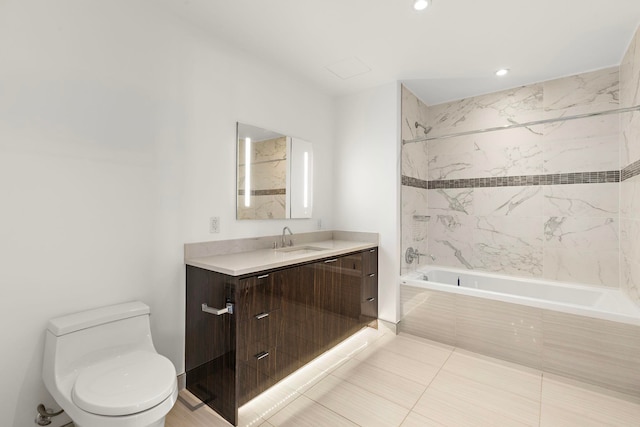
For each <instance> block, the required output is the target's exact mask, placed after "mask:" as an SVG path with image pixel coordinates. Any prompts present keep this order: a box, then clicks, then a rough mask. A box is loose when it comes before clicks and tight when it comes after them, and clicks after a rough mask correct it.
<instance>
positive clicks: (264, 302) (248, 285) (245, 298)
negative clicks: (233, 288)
mask: <svg viewBox="0 0 640 427" xmlns="http://www.w3.org/2000/svg"><path fill="white" fill-rule="evenodd" d="M281 299H282V282H281V280H278V273H272V274H263V275H259V276H255V277H249V278H247V279H242V280H241V281H240V289H239V290H238V294H237V300H236V315H237V316H238V318H239V319H243V320H244V319H251V318H254V317H255V316H258V315H260V314H263V313H269V312H271V311H273V310H276V309H278V308H280V301H281Z"/></svg>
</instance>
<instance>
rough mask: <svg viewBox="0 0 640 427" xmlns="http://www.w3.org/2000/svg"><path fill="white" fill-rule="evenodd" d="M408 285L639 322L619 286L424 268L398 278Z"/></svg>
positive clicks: (637, 310) (639, 316)
mask: <svg viewBox="0 0 640 427" xmlns="http://www.w3.org/2000/svg"><path fill="white" fill-rule="evenodd" d="M401 283H402V284H403V285H411V286H418V287H424V288H427V289H433V290H436V291H442V292H453V293H458V294H464V295H469V296H475V297H479V298H488V299H492V300H497V301H503V302H508V303H514V304H522V305H528V306H530V307H537V308H543V309H548V310H555V311H559V312H563V313H570V314H575V315H579V316H588V317H594V318H597V319H603V320H610V321H614V322H622V323H628V324H632V325H640V307H638V306H636V305H635V304H634V303H633V302H632V301H631V300H629V299H628V298H627V297H626V295H624V293H622V291H620V290H619V289H608V288H602V287H593V286H585V285H577V284H568V283H560V282H552V281H546V280H537V279H525V278H517V277H508V276H501V275H497V274H490V273H482V272H469V271H468V270H458V269H453V268H445V267H437V266H432V267H425V268H422V269H420V270H418V271H415V272H413V273H410V274H407V275H405V276H403V277H402V278H401Z"/></svg>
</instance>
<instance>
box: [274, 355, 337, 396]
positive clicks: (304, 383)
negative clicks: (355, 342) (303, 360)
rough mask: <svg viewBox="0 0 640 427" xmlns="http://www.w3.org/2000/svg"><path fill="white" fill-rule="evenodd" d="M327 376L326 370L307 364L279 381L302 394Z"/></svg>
mask: <svg viewBox="0 0 640 427" xmlns="http://www.w3.org/2000/svg"><path fill="white" fill-rule="evenodd" d="M348 360H349V359H345V360H344V361H343V362H341V363H340V364H339V365H338V366H341V365H342V364H344V363H345V362H346V361H348ZM331 371H333V369H331ZM327 375H329V372H328V371H327V370H322V369H319V368H318V365H316V364H314V363H308V364H306V365H305V366H303V367H302V368H300V369H298V370H297V371H295V372H294V373H292V374H291V375H289V376H288V377H286V378H285V379H283V380H282V381H280V383H281V384H283V385H286V386H287V387H289V388H291V389H293V390H295V391H296V392H298V393H300V394H302V393H304V392H305V391H307V390H308V389H310V388H311V387H313V386H314V385H316V384H317V383H318V382H319V381H321V380H322V379H323V378H324V377H326V376H327Z"/></svg>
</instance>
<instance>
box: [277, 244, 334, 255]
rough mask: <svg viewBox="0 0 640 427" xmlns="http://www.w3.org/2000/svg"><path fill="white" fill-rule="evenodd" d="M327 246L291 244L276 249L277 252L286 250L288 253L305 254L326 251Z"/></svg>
mask: <svg viewBox="0 0 640 427" xmlns="http://www.w3.org/2000/svg"><path fill="white" fill-rule="evenodd" d="M326 250H327V248H320V247H318V246H290V247H288V248H280V249H276V252H284V253H287V254H295V255H304V254H312V253H314V252H320V251H326Z"/></svg>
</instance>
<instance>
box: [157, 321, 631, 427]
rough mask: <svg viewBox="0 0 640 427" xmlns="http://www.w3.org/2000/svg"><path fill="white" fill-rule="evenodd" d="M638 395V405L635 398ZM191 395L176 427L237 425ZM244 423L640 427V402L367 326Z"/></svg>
mask: <svg viewBox="0 0 640 427" xmlns="http://www.w3.org/2000/svg"><path fill="white" fill-rule="evenodd" d="M634 400H635V401H634ZM199 404H200V402H199V401H198V400H197V399H195V398H194V397H193V396H192V395H191V394H190V393H189V392H188V391H186V390H184V391H182V392H181V393H180V399H179V400H178V403H176V405H175V406H174V408H173V409H172V411H171V412H170V413H169V414H168V415H167V420H166V427H199V426H229V424H228V423H227V422H226V421H224V420H223V419H222V418H220V417H219V416H218V415H217V414H215V412H213V411H212V410H211V409H209V408H208V407H207V406H202V405H201V404H200V405H199ZM239 418H240V420H239V424H238V425H240V426H264V427H271V426H274V427H277V426H295V427H299V426H313V427H320V426H331V427H333V426H365V427H370V426H371V427H375V426H384V427H390V426H403V427H414V426H415V427H417V426H427V427H429V426H501V427H502V426H562V427H569V426H579V427H586V426H640V399H632V398H630V397H628V396H622V395H619V394H616V393H615V392H611V391H608V390H604V389H599V388H597V387H594V386H590V385H586V384H582V383H577V382H575V381H571V380H567V379H564V378H561V377H558V376H554V375H551V374H547V373H545V372H541V371H537V370H535V369H531V368H527V367H523V366H519V365H515V364H512V363H508V362H503V361H500V360H497V359H492V358H489V357H484V356H481V355H478V354H475V353H470V352H467V351H464V350H461V349H458V348H455V347H450V346H446V345H444V344H439V343H436V342H433V341H428V340H424V339H421V338H418V337H414V336H412V335H398V336H396V335H393V334H391V333H383V332H380V331H376V330H374V329H370V328H367V329H364V330H362V331H360V332H359V333H358V334H356V335H355V336H353V337H352V338H350V339H349V340H347V341H345V342H343V343H342V344H340V345H339V346H337V347H336V348H334V349H332V350H331V351H330V352H328V353H326V354H324V355H322V356H321V357H320V358H318V359H317V360H315V361H314V362H312V363H310V364H309V365H307V366H305V367H304V368H302V369H300V370H299V371H297V372H296V373H294V374H293V375H291V376H290V377H288V378H286V379H285V380H283V381H282V382H280V383H279V384H277V385H276V386H274V387H273V388H271V389H270V390H269V391H267V392H266V393H263V394H262V395H260V396H258V397H257V398H255V399H254V400H252V401H251V402H249V403H247V404H246V405H244V406H243V407H242V408H240V417H239Z"/></svg>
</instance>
